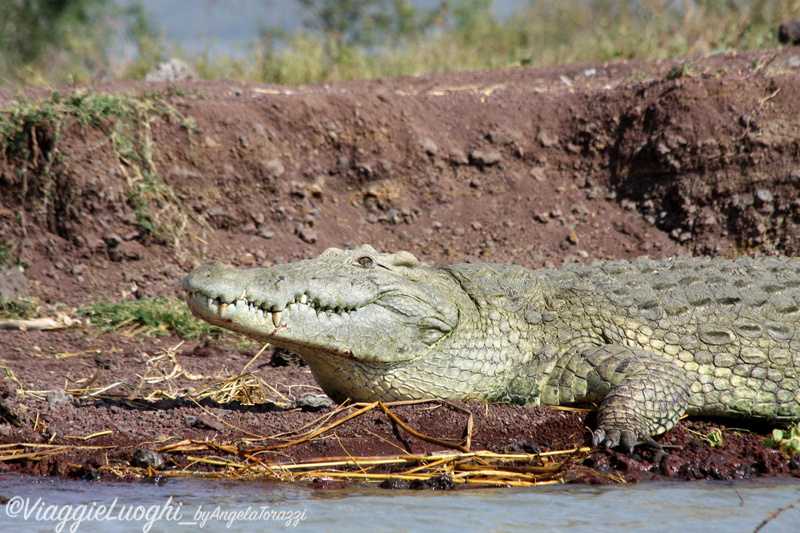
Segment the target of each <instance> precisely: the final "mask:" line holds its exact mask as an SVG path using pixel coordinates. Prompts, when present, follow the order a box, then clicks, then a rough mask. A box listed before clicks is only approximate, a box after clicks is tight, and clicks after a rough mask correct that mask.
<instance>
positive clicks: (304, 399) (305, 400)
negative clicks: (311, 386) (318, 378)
mask: <svg viewBox="0 0 800 533" xmlns="http://www.w3.org/2000/svg"><path fill="white" fill-rule="evenodd" d="M294 404H295V406H297V407H299V408H300V409H302V410H303V411H312V412H315V411H320V410H322V409H329V408H332V407H333V401H331V399H330V398H328V397H327V396H325V395H324V394H313V393H305V394H301V395H300V396H298V397H297V399H295V401H294Z"/></svg>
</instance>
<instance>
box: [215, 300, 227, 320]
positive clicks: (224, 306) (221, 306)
mask: <svg viewBox="0 0 800 533" xmlns="http://www.w3.org/2000/svg"><path fill="white" fill-rule="evenodd" d="M226 309H228V304H226V303H221V304H219V309H217V313H219V317H220V318H222V317H223V315H224V314H225V310H226Z"/></svg>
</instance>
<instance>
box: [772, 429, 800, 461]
mask: <svg viewBox="0 0 800 533" xmlns="http://www.w3.org/2000/svg"><path fill="white" fill-rule="evenodd" d="M764 446H767V447H768V448H775V449H776V450H780V451H782V452H783V453H785V454H786V455H788V456H789V457H793V456H794V455H796V454H798V453H800V426H798V425H797V423H795V424H792V425H791V426H789V427H788V428H786V429H773V430H772V437H766V438H765V439H764Z"/></svg>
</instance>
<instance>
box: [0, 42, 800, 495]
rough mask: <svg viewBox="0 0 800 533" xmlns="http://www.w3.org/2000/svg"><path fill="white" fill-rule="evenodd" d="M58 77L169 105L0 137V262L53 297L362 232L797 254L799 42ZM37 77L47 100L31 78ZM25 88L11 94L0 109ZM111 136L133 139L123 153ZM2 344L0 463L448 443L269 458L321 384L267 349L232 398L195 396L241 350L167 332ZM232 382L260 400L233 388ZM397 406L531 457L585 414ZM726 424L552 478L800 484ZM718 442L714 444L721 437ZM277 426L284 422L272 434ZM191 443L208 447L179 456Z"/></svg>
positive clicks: (373, 425) (398, 243)
mask: <svg viewBox="0 0 800 533" xmlns="http://www.w3.org/2000/svg"><path fill="white" fill-rule="evenodd" d="M72 91H73V90H72V89H71V88H63V89H62V90H61V92H62V94H63V95H71V96H63V97H62V98H73V100H74V102H78V104H80V103H81V102H86V101H88V99H89V97H90V96H92V95H94V96H96V95H105V94H107V93H111V94H123V95H124V94H127V93H131V94H139V95H143V94H147V95H148V96H147V97H148V98H154V99H156V100H158V101H159V102H161V104H159V105H161V106H162V107H161V108H160V109H161V111H158V112H152V113H148V112H146V111H145V110H144V107H143V106H144V104H140V103H139V104H136V105H135V106H132V107H131V108H130V109H132V110H133V111H130V113H132V114H133V115H132V116H135V117H138V119H137V120H138V122H136V124H138V126H137V128H136V129H134V130H132V131H130V132H128V133H127V134H126V132H125V130H124V129H122V128H120V127H117V124H118V122H115V121H114V120H112V119H109V120H107V121H105V122H101V123H99V124H97V123H84V122H82V121H80V120H78V119H72V120H67V121H66V122H64V123H63V124H62V125H61V127H60V129H57V128H54V127H53V126H52V125H50V124H48V123H47V122H44V121H41V122H36V123H32V124H29V125H27V126H26V127H27V128H28V129H27V130H26V136H23V137H21V139H22V141H21V142H20V143H19V144H17V145H14V146H9V147H8V148H7V149H6V150H5V152H4V153H2V156H0V192H1V193H2V196H1V197H0V242H2V243H3V244H2V246H3V247H2V249H0V258H2V259H3V260H4V261H5V262H6V263H10V262H15V261H20V262H22V263H24V264H25V265H27V268H26V270H25V275H26V277H27V279H28V282H29V288H28V290H29V293H30V294H31V295H32V296H33V297H35V298H38V299H39V300H40V301H42V302H43V303H44V304H45V305H50V306H52V314H53V315H54V316H55V314H56V311H57V310H61V311H65V312H66V313H67V314H72V315H73V316H74V313H73V312H72V311H70V309H71V308H75V307H79V306H81V305H84V304H85V303H87V302H89V301H96V300H98V299H104V298H105V299H110V300H112V301H120V300H135V299H149V298H154V297H158V296H178V295H179V281H180V279H181V277H182V276H183V275H184V274H185V273H187V272H188V271H189V270H191V269H192V268H194V267H195V266H197V265H199V264H201V263H202V262H204V261H206V260H209V259H221V260H224V261H226V262H230V263H233V264H236V265H239V266H257V265H271V264H274V263H279V262H286V261H293V260H297V259H301V258H307V257H312V256H315V255H317V254H318V253H319V252H321V251H322V250H324V249H325V248H327V247H330V246H337V247H347V246H352V245H358V244H361V243H370V244H372V245H374V246H375V247H377V248H379V249H382V250H385V251H388V250H396V249H406V250H409V251H411V252H413V253H414V254H416V255H417V256H418V257H419V258H420V259H421V260H422V261H423V262H428V263H445V262H464V261H494V262H509V263H516V264H520V265H523V266H527V267H531V268H537V267H541V266H544V265H555V266H558V265H561V264H563V263H565V262H570V261H581V262H583V261H591V260H595V259H619V258H626V259H628V258H633V257H636V256H639V255H649V256H651V257H666V256H673V255H692V254H694V255H702V254H710V255H726V256H735V255H739V254H742V253H763V254H774V253H782V254H789V255H796V254H797V253H798V252H800V231H798V230H799V229H800V200H798V189H800V51H798V50H796V49H792V48H787V49H782V50H764V51H758V52H748V53H740V54H716V55H712V56H709V57H704V58H695V59H692V60H672V61H663V62H648V63H645V62H632V63H620V64H592V65H569V66H565V67H561V68H552V69H515V70H508V71H495V72H477V73H455V74H446V75H431V76H419V77H412V78H399V79H385V80H375V81H364V82H352V83H342V84H335V85H329V86H328V85H326V86H309V87H277V86H264V85H250V84H240V83H233V82H231V83H204V82H190V83H186V84H178V85H174V86H166V85H160V84H154V83H137V84H113V85H98V86H95V87H94V88H93V92H86V91H85V89H84V88H81V89H79V90H78V91H77V92H72ZM26 94H27V96H28V97H39V98H44V99H45V100H46V101H49V102H52V101H53V99H52V95H51V94H50V93H49V92H46V91H42V90H30V91H28V92H27V93H26ZM87 95H88V96H87ZM94 96H92V97H94ZM14 98H19V96H18V95H13V94H11V93H10V92H8V91H5V92H3V91H0V104H2V105H3V107H6V106H8V105H10V104H11V102H12V100H13V99H14ZM74 102H73V103H74ZM137 106H138V107H137ZM126 109H127V108H126ZM164 109H167V111H164ZM136 113H140V114H139V115H136ZM126 135H127V136H126ZM128 138H129V139H132V140H133V141H134V143H135V144H136V143H138V144H137V146H140V149H139V150H138V151H136V150H133V149H129V148H126V145H125V144H124V143H123V142H122V140H124V139H128ZM145 186H147V187H149V188H145ZM137 191H138V192H137ZM142 191H145V192H142ZM59 304H63V305H62V306H59ZM0 336H2V343H0V357H2V360H3V361H4V364H5V365H6V369H7V371H6V374H7V375H6V376H5V377H4V381H3V382H2V387H3V390H2V402H3V405H4V406H5V407H4V409H6V412H5V414H3V417H4V421H5V422H3V423H2V424H0V443H4V444H7V445H8V447H7V452H8V453H7V454H6V455H7V456H8V455H11V454H17V455H18V454H31V455H28V456H25V455H22V456H18V457H16V458H14V459H9V458H8V457H6V458H5V460H3V461H2V462H0V468H6V469H14V470H21V471H24V472H31V473H35V474H40V475H51V474H57V475H69V476H78V477H81V476H83V477H96V476H106V477H115V476H123V477H125V476H130V475H133V474H142V473H146V470H141V469H139V470H137V469H129V468H127V466H128V465H129V463H130V461H131V460H133V456H134V451H135V450H136V449H139V448H146V449H162V450H165V451H163V454H162V455H163V457H164V458H166V459H167V460H171V461H172V463H170V465H171V466H169V467H168V468H178V467H179V466H180V467H187V465H190V464H191V465H193V466H192V468H195V469H202V470H208V471H218V470H224V469H225V468H226V467H225V466H220V465H218V464H211V463H208V462H206V463H193V462H192V461H193V460H192V457H206V458H208V457H211V456H213V457H222V458H223V459H221V460H220V461H221V462H222V463H224V462H225V461H226V460H230V461H234V459H236V458H238V459H237V460H244V459H242V458H244V457H246V456H247V455H248V454H249V453H250V452H251V451H252V450H254V449H261V450H262V451H261V452H259V453H260V455H259V457H260V458H261V459H262V460H270V461H277V460H284V461H285V460H290V459H294V460H303V459H308V458H312V457H330V456H377V455H387V454H391V455H398V454H405V453H413V454H418V453H424V452H429V451H434V450H441V449H442V448H441V447H440V446H437V445H434V444H431V443H427V442H424V441H422V440H419V439H417V438H416V437H413V436H410V434H408V433H406V432H405V430H403V429H402V428H401V427H400V426H398V424H397V422H396V421H393V420H391V419H390V418H388V416H387V415H386V414H385V413H384V412H383V411H381V410H380V409H378V408H375V409H373V410H372V411H369V412H367V413H365V414H364V415H362V416H359V417H358V418H355V419H353V420H352V421H349V422H346V423H344V424H342V425H340V426H337V427H336V428H335V429H334V430H331V431H330V432H326V433H324V434H322V435H320V436H318V437H315V438H313V439H311V440H309V441H306V442H303V443H299V444H296V445H294V446H291V447H288V448H277V449H271V450H264V448H270V447H274V446H275V444H276V443H280V442H291V441H292V440H294V439H297V438H298V437H299V436H300V435H301V434H302V432H303V431H305V429H304V427H305V426H306V425H308V424H312V423H313V422H314V421H315V420H317V419H319V418H320V416H323V415H324V414H325V413H330V412H332V410H333V407H326V406H324V405H323V406H321V407H320V406H317V405H316V403H315V402H316V401H317V400H316V399H314V398H311V397H308V396H307V393H318V392H319V391H318V390H317V389H315V387H314V382H313V380H312V378H311V377H310V374H309V373H308V372H307V369H306V368H305V367H300V366H292V365H290V366H275V363H273V362H271V357H270V355H271V354H270V353H269V352H267V353H265V354H262V355H261V356H260V358H259V359H257V360H256V361H255V362H254V363H253V364H252V365H251V366H250V367H248V370H251V371H252V372H253V374H252V376H251V377H250V378H248V379H252V380H257V379H258V380H261V381H252V382H248V383H242V382H238V383H237V386H238V387H237V388H236V390H237V394H238V396H236V398H235V399H232V398H231V397H226V396H225V395H224V394H222V392H220V394H219V395H214V396H206V397H204V398H200V397H202V396H203V393H204V392H209V390H210V389H213V388H215V387H216V388H217V389H222V388H223V387H222V385H221V383H222V382H223V381H225V380H226V379H229V378H231V377H234V376H236V375H238V374H239V373H240V372H241V371H242V370H243V369H244V368H245V365H246V364H247V363H248V362H249V361H250V360H251V359H252V358H253V357H254V356H255V354H256V352H257V349H256V348H252V347H245V348H242V347H237V346H235V343H234V342H233V341H228V342H224V343H221V344H214V343H211V344H208V343H205V342H204V341H202V340H201V341H187V342H184V343H183V344H181V340H180V339H177V338H175V337H170V336H164V337H159V338H152V337H147V336H143V335H141V334H136V333H135V332H132V331H130V330H129V329H122V330H119V331H116V332H110V333H102V334H100V333H98V331H97V330H96V329H92V328H91V327H87V326H85V325H83V326H81V325H77V326H73V327H72V328H71V329H67V330H59V331H49V332H35V331H2V332H0ZM215 380H216V382H217V383H216V385H214V386H210V387H209V388H207V389H202V390H199V391H198V390H196V389H198V387H201V386H202V385H206V384H209V383H212V382H215ZM81 389H82V390H81ZM59 390H69V391H71V393H70V394H64V393H62V392H58V391H59ZM98 391H99V392H98ZM187 391H194V392H195V394H194V395H193V396H192V397H193V398H197V400H193V399H190V398H188V397H187V396H186V393H187ZM242 391H245V392H242ZM247 394H251V395H260V396H259V398H256V399H257V400H258V401H259V403H257V404H256V405H248V403H249V400H252V399H253V398H248V397H247ZM145 398H147V399H145ZM465 409H466V410H468V411H469V412H471V413H472V416H473V422H472V424H473V426H472V429H471V430H469V429H468V427H467V426H468V419H469V415H468V414H466V413H464V411H463V410H465ZM393 412H395V413H396V414H397V416H399V417H400V418H401V419H403V420H405V421H406V422H407V423H408V424H409V425H410V426H412V427H413V428H415V429H416V430H418V431H420V432H422V433H424V434H427V435H430V436H434V437H437V438H439V439H447V440H452V441H454V442H457V441H458V442H461V444H462V445H463V444H464V438H465V437H466V436H467V435H469V436H470V439H471V443H470V444H471V449H486V450H493V451H497V452H499V451H502V450H514V451H519V452H527V453H532V454H533V453H538V452H539V451H542V452H547V451H551V450H566V449H571V448H575V447H579V446H582V445H583V444H584V443H586V442H587V438H588V432H587V431H586V430H585V429H584V418H585V417H586V416H587V415H586V413H581V412H578V413H575V412H564V411H554V410H550V409H546V408H535V409H534V408H521V407H511V406H499V405H495V406H489V407H485V406H482V405H479V404H458V405H457V406H455V407H454V406H451V405H443V404H436V405H433V406H432V405H429V404H425V405H415V406H399V407H394V408H393ZM346 413H347V411H344V412H342V413H341V414H337V415H336V416H334V418H333V419H331V420H330V422H332V421H333V420H334V419H336V417H338V416H343V415H344V414H346ZM589 416H591V415H589ZM588 422H589V425H591V419H589V421H588ZM720 424H721V423H720V422H719V421H708V420H685V421H683V422H682V423H681V424H680V425H679V426H678V427H676V428H675V429H673V430H671V431H670V432H668V433H667V434H665V435H664V436H662V437H660V438H659V441H660V442H661V443H663V444H667V445H670V446H674V448H669V449H668V451H667V452H668V453H667V454H666V455H664V456H663V457H653V456H652V455H650V454H648V453H643V454H641V455H640V454H636V455H634V456H633V457H626V456H624V455H620V454H617V453H615V452H611V453H607V452H592V451H578V452H575V454H573V455H571V456H569V459H568V460H567V464H572V465H579V466H580V468H576V469H567V468H566V467H565V470H564V472H567V471H569V473H568V474H567V473H564V474H563V475H562V476H561V477H562V478H563V479H567V480H570V481H586V482H601V481H608V480H610V479H613V478H616V477H621V478H623V479H628V480H635V479H652V478H678V479H698V478H714V479H732V478H741V477H752V476H759V475H779V476H800V462H798V460H797V459H794V460H792V461H790V460H789V459H787V458H786V457H785V456H783V455H782V454H781V453H780V452H777V451H774V450H769V449H764V447H763V436H765V435H767V434H769V432H770V431H771V429H772V428H769V427H753V426H744V427H745V429H747V430H749V431H752V433H750V432H744V431H722V432H721V433H716V432H713V430H716V429H725V426H723V425H720ZM727 426H728V428H734V427H735V428H741V427H743V426H742V424H740V423H732V422H728V423H727ZM709 433H713V435H712V437H713V436H714V435H717V434H720V435H722V439H721V444H719V445H718V446H712V442H713V441H712V440H711V439H707V438H704V437H703V436H704V435H707V434H709ZM278 434H286V435H283V436H282V437H280V438H277V439H276V438H271V437H274V436H276V435H278ZM268 437H270V438H268ZM187 439H194V440H196V441H211V442H213V443H217V444H219V445H221V446H223V448H218V449H212V448H208V447H206V448H203V446H201V445H193V446H194V448H193V449H192V450H189V447H190V446H189V444H186V445H184V448H181V450H183V451H174V450H176V449H177V448H175V447H174V446H173V448H172V450H173V451H168V450H170V449H169V448H168V447H169V446H170V445H174V444H175V443H176V442H182V441H185V440H187ZM19 443H24V444H25V445H20V446H16V447H15V446H13V445H15V444H19ZM34 445H35V446H34ZM224 446H233V448H224ZM64 447H66V448H64ZM165 447H166V448H165ZM178 448H180V447H178ZM226 457H227V458H228V459H225V458H226ZM137 464H144V463H137Z"/></svg>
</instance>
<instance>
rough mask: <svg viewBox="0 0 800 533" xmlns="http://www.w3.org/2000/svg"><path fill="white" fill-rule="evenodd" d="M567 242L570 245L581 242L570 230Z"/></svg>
mask: <svg viewBox="0 0 800 533" xmlns="http://www.w3.org/2000/svg"><path fill="white" fill-rule="evenodd" d="M567 240H568V241H569V242H570V244H578V243H579V242H581V240H580V239H579V238H578V234H577V233H575V231H574V230H570V232H569V234H568V235H567Z"/></svg>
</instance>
